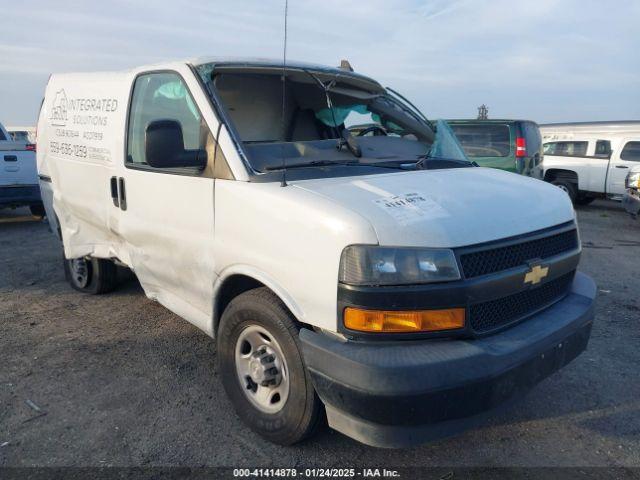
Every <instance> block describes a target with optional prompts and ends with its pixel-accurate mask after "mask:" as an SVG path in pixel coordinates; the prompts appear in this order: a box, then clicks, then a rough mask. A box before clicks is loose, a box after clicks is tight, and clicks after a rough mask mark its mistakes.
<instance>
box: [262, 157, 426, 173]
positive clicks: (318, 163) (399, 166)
mask: <svg viewBox="0 0 640 480" xmlns="http://www.w3.org/2000/svg"><path fill="white" fill-rule="evenodd" d="M404 165H416V162H410V161H409V162H407V161H406V160H391V161H384V162H377V163H362V162H357V161H336V162H334V161H331V160H315V161H313V162H307V163H288V164H287V170H288V169H290V168H306V167H333V166H337V167H375V168H391V169H394V170H406V168H403V166H404ZM264 169H265V171H269V172H272V171H275V170H281V169H282V166H281V165H274V166H268V167H265V168H264Z"/></svg>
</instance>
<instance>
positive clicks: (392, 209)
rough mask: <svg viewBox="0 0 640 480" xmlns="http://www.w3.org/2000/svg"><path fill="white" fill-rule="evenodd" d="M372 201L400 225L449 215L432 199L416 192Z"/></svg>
mask: <svg viewBox="0 0 640 480" xmlns="http://www.w3.org/2000/svg"><path fill="white" fill-rule="evenodd" d="M373 203H375V204H376V205H377V206H378V207H380V208H381V209H383V210H384V211H385V212H387V213H388V214H389V215H391V216H392V217H393V218H394V219H395V220H396V222H398V223H399V224H400V225H409V224H411V223H414V222H417V221H420V220H424V219H427V218H428V219H431V218H443V217H448V216H449V214H448V213H447V211H446V210H445V209H444V208H442V207H441V206H440V205H439V204H438V203H436V202H435V201H434V200H433V199H431V198H429V197H428V196H426V195H423V194H421V193H417V192H413V193H402V194H400V195H391V196H388V197H382V198H376V199H375V200H374V201H373Z"/></svg>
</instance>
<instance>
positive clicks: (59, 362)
mask: <svg viewBox="0 0 640 480" xmlns="http://www.w3.org/2000/svg"><path fill="white" fill-rule="evenodd" d="M578 217H579V223H580V228H581V236H582V241H583V245H584V254H583V258H582V265H581V269H582V270H584V271H585V272H587V273H588V274H590V275H592V276H593V277H594V278H595V279H596V281H597V283H598V288H599V298H598V307H597V318H596V322H595V325H594V330H593V335H592V339H591V342H590V344H589V348H588V350H587V351H586V352H585V353H584V354H582V355H581V356H580V357H578V359H577V360H575V361H574V362H573V363H571V364H570V365H568V366H567V367H566V368H564V369H563V370H562V371H560V372H559V373H556V374H555V375H553V376H552V377H550V378H548V379H547V380H545V381H543V382H542V383H541V384H540V385H538V386H537V388H535V389H534V390H533V391H532V392H531V393H530V394H529V395H528V396H527V397H526V398H525V399H523V400H522V401H520V402H519V403H517V404H516V405H514V406H513V407H512V408H510V409H509V410H507V411H504V412H502V413H500V414H497V415H496V416H494V417H493V418H492V420H490V421H489V422H488V423H486V424H485V425H484V426H482V427H481V428H478V429H476V430H473V431H469V432H466V433H464V434H462V435H459V436H457V437H454V438H450V439H446V440H442V441H439V442H436V443H432V444H428V445H424V446H421V447H418V448H414V449H406V450H379V449H374V448H370V447H367V446H364V445H361V444H359V443H357V442H355V441H352V440H350V439H349V438H347V437H344V436H342V435H341V434H339V433H336V432H333V431H330V430H328V429H325V430H324V431H322V432H321V433H320V434H319V435H318V436H317V437H315V438H314V439H312V440H310V441H308V442H306V443H304V444H302V445H298V446H294V447H288V448H283V447H278V446H275V445H271V444H269V443H267V442H265V441H263V440H261V439H260V438H259V437H257V436H256V435H254V434H253V433H252V432H251V431H250V430H249V429H248V428H246V427H245V426H244V425H243V424H242V423H241V422H240V421H239V419H238V418H237V416H236V415H235V413H234V411H233V408H232V407H231V405H230V404H229V402H228V401H227V399H226V397H225V395H224V392H223V390H222V387H221V385H220V382H219V381H218V378H217V375H218V373H217V372H216V368H215V362H214V359H215V347H214V343H213V341H212V340H211V339H209V338H208V337H207V336H205V335H204V334H202V333H201V332H200V331H199V330H197V329H196V328H195V327H192V326H191V325H189V324H188V323H186V322H185V321H183V320H181V319H180V318H179V317H177V316H176V315H174V314H172V313H171V312H169V311H168V310H166V309H165V308H163V307H161V306H160V305H158V304H155V303H153V302H151V301H150V300H148V299H147V298H146V297H145V296H144V294H143V292H142V290H141V289H140V287H139V285H138V284H137V283H136V281H135V280H134V279H129V280H128V281H126V282H124V283H123V285H122V287H121V288H120V289H119V290H117V291H116V292H114V293H112V294H109V295H105V296H85V295H82V294H80V293H78V292H76V291H74V290H72V289H71V288H70V287H69V286H67V284H66V283H65V280H64V275H63V271H62V265H61V258H62V253H61V248H60V246H59V244H58V243H57V241H56V239H55V237H54V236H53V235H52V234H50V233H49V231H48V230H47V226H46V224H45V223H44V222H40V221H35V220H33V219H32V218H30V217H28V216H27V212H26V211H23V210H19V211H14V212H8V211H0V466H107V465H116V466H160V465H163V466H164V465H188V466H202V465H208V466H233V467H236V466H293V465H298V466H322V467H328V466H336V467H344V466H349V465H353V464H354V463H356V464H358V465H379V466H385V467H394V466H395V467H400V466H422V465H426V466H640V400H639V399H640V382H639V381H638V379H639V376H638V366H639V365H640V349H639V348H638V343H639V341H640V295H639V293H640V288H639V285H640V221H636V222H634V221H633V220H631V219H630V218H629V217H628V216H627V215H626V214H625V213H624V211H623V210H621V207H620V205H619V204H616V203H613V202H606V201H597V202H595V203H594V204H592V205H591V206H588V207H582V208H581V209H580V210H579V211H578Z"/></svg>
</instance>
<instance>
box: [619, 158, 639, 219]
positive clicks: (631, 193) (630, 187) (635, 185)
mask: <svg viewBox="0 0 640 480" xmlns="http://www.w3.org/2000/svg"><path fill="white" fill-rule="evenodd" d="M625 184H626V187H627V191H626V192H625V193H624V197H623V198H622V204H623V205H624V208H625V210H626V211H627V212H629V213H630V214H631V216H632V217H633V218H638V214H640V164H638V165H637V166H635V167H631V170H630V171H629V174H628V175H627V179H626V182H625Z"/></svg>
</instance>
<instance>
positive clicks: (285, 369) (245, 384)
mask: <svg viewBox="0 0 640 480" xmlns="http://www.w3.org/2000/svg"><path fill="white" fill-rule="evenodd" d="M217 345H218V347H217V356H218V367H219V371H220V375H221V378H222V384H223V386H224V388H225V391H226V392H227V395H228V396H229V398H230V399H231V402H232V403H233V406H234V408H235V409H236V412H237V413H238V415H239V416H240V418H241V419H242V420H243V421H244V422H245V423H246V424H247V425H248V426H249V427H250V428H251V429H252V430H254V431H255V432H257V433H258V434H260V435H262V436H263V437H265V438H266V439H268V440H270V441H271V442H274V443H277V444H280V445H291V444H293V443H296V442H299V441H301V440H304V439H305V438H306V437H308V436H309V435H311V434H312V433H313V431H314V430H315V428H316V426H317V424H318V418H319V416H320V408H321V404H320V399H319V398H318V396H317V395H316V393H315V390H314V388H313V385H312V383H311V378H310V377H309V373H308V372H307V370H306V367H305V365H304V359H303V357H302V354H301V352H300V345H299V341H298V328H297V327H296V324H295V322H294V319H293V317H292V315H291V313H289V311H288V310H287V308H286V307H285V306H284V304H283V303H282V302H281V301H280V300H279V299H278V298H277V297H276V296H275V295H273V294H272V293H271V292H270V291H269V290H268V289H266V288H258V289H255V290H250V291H248V292H245V293H243V294H241V295H239V296H238V297H236V298H235V299H234V300H232V301H231V303H230V304H229V306H228V307H227V308H226V309H225V311H224V313H223V315H222V319H221V322H220V328H219V329H218V342H217Z"/></svg>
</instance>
